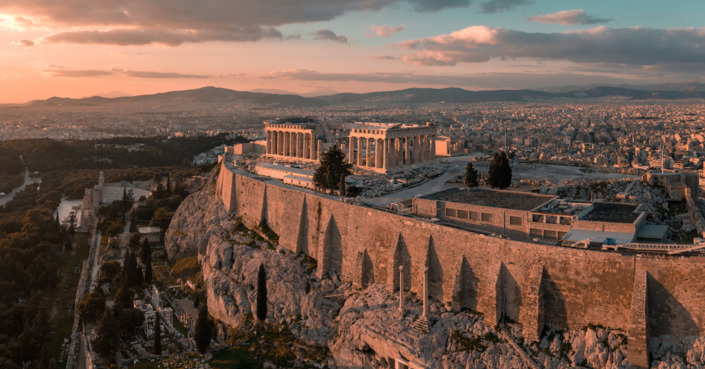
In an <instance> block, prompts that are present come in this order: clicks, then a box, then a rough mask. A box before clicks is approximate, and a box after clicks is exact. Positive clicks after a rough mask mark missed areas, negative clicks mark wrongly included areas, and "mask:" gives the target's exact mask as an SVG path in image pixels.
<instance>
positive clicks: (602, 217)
mask: <svg viewBox="0 0 705 369" xmlns="http://www.w3.org/2000/svg"><path fill="white" fill-rule="evenodd" d="M412 212H413V213H414V214H415V215H417V216H420V217H426V218H435V219H438V220H440V221H442V222H446V223H450V224H455V225H458V226H461V227H464V228H468V229H471V230H474V231H479V232H486V233H495V234H502V235H506V236H509V237H513V238H518V239H544V240H549V241H561V242H562V243H563V244H564V245H568V246H582V247H587V246H589V245H593V246H600V245H602V244H610V245H612V244H624V243H629V242H633V241H635V240H637V238H640V239H641V240H651V241H659V240H663V238H664V237H665V233H666V231H667V230H668V229H667V227H658V226H656V227H653V226H652V225H649V226H652V227H646V224H645V221H646V214H645V213H644V212H642V211H641V206H640V205H639V204H624V203H609V202H585V201H569V200H563V199H559V198H557V197H556V196H551V195H539V194H533V193H526V192H517V191H504V190H492V189H485V188H450V189H446V190H443V191H440V192H436V193H433V194H429V195H426V196H421V197H417V198H414V199H413V202H412Z"/></svg>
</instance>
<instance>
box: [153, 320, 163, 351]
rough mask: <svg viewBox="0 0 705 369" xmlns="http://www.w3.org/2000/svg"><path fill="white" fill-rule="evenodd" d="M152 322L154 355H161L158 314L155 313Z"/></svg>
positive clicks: (160, 328)
mask: <svg viewBox="0 0 705 369" xmlns="http://www.w3.org/2000/svg"><path fill="white" fill-rule="evenodd" d="M156 316H157V317H156V319H155V321H154V355H161V354H162V327H161V319H160V317H159V312H157V313H156Z"/></svg>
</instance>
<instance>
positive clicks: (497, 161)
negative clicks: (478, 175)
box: [487, 152, 512, 189]
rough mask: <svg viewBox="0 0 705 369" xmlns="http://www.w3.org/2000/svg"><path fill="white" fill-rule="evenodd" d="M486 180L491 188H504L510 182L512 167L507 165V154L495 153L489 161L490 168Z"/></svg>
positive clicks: (509, 184)
mask: <svg viewBox="0 0 705 369" xmlns="http://www.w3.org/2000/svg"><path fill="white" fill-rule="evenodd" d="M487 182H488V183H489V184H490V186H492V187H493V188H500V189H504V188H507V187H509V186H511V184H512V167H510V166H509V159H508V158H507V154H506V153H504V152H502V154H501V155H500V154H499V153H495V154H494V157H493V158H492V161H491V162H490V169H489V172H488V176H487Z"/></svg>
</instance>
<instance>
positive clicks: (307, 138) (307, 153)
mask: <svg viewBox="0 0 705 369" xmlns="http://www.w3.org/2000/svg"><path fill="white" fill-rule="evenodd" d="M303 151H304V152H303V154H304V159H308V158H310V157H311V134H310V133H304V146H303Z"/></svg>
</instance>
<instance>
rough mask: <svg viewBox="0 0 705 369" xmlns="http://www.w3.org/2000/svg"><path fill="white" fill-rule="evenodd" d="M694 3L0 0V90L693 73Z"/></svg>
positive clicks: (311, 85)
mask: <svg viewBox="0 0 705 369" xmlns="http://www.w3.org/2000/svg"><path fill="white" fill-rule="evenodd" d="M703 15H705V1H703V0H678V1H664V0H658V1H656V0H99V1H96V0H61V1H57V0H0V86H1V87H0V103H16V102H25V101H28V100H31V99H44V98H48V97H51V96H66V97H84V96H92V95H95V94H104V95H106V94H107V95H109V94H112V93H117V92H120V93H123V94H129V95H135V94H144V93H155V92H163V91H170V90H183V89H190V88H198V87H203V86H219V87H225V88H231V89H235V90H241V91H248V90H264V91H290V92H295V93H301V94H324V93H332V92H367V91H378V90H395V89H402V88H408V87H414V86H416V87H435V88H439V87H449V86H455V87H462V88H466V89H474V90H480V89H498V88H541V87H552V86H564V85H588V84H596V83H610V84H622V83H628V84H647V83H661V82H693V81H696V82H705V78H704V77H703V76H705V17H703Z"/></svg>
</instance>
